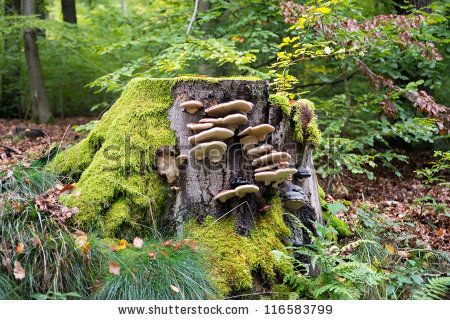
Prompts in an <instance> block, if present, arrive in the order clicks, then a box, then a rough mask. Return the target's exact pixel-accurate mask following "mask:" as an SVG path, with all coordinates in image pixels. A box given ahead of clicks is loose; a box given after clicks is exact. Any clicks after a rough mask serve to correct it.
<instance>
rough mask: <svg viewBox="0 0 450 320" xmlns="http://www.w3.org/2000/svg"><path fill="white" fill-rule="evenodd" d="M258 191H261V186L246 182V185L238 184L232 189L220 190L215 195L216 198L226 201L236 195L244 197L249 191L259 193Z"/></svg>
mask: <svg viewBox="0 0 450 320" xmlns="http://www.w3.org/2000/svg"><path fill="white" fill-rule="evenodd" d="M258 191H259V188H258V187H257V186H255V185H254V184H244V185H241V186H238V187H236V188H234V189H232V190H224V191H221V192H219V193H218V194H216V196H215V197H214V200H218V201H221V202H226V201H227V200H229V199H231V198H233V197H235V196H237V197H239V198H242V197H244V196H245V195H247V194H249V193H257V192H258Z"/></svg>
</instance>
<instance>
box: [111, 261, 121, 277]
mask: <svg viewBox="0 0 450 320" xmlns="http://www.w3.org/2000/svg"><path fill="white" fill-rule="evenodd" d="M109 273H111V274H113V275H116V276H119V275H120V266H119V264H118V263H117V262H114V261H111V262H110V263H109Z"/></svg>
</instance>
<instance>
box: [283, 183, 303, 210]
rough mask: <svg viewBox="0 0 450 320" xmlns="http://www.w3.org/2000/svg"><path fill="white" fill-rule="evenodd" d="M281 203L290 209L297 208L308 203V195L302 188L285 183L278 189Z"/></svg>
mask: <svg viewBox="0 0 450 320" xmlns="http://www.w3.org/2000/svg"><path fill="white" fill-rule="evenodd" d="M280 198H281V202H282V203H283V205H285V206H286V208H288V209H291V210H297V209H299V208H302V207H304V206H305V205H307V204H308V202H309V201H308V196H307V195H306V193H305V191H303V189H302V188H301V187H299V186H297V185H295V184H293V183H286V184H284V185H283V187H282V189H281V190H280Z"/></svg>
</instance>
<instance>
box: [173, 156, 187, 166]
mask: <svg viewBox="0 0 450 320" xmlns="http://www.w3.org/2000/svg"><path fill="white" fill-rule="evenodd" d="M187 158H188V157H187V155H185V154H180V155H179V156H178V157H176V158H175V163H176V165H177V167H181V166H182V165H183V164H184V163H185V162H186V161H187Z"/></svg>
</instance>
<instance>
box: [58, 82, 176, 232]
mask: <svg viewBox="0 0 450 320" xmlns="http://www.w3.org/2000/svg"><path fill="white" fill-rule="evenodd" d="M177 81H178V79H171V80H168V79H135V80H133V81H131V82H130V83H129V85H128V86H127V88H126V89H125V91H124V92H123V94H122V96H121V97H120V98H119V99H118V100H117V102H116V103H115V104H114V105H113V106H112V107H111V109H110V110H109V111H108V112H106V113H105V114H104V116H103V117H102V119H101V121H100V122H99V123H98V125H97V127H96V128H95V129H94V130H93V131H91V132H90V134H89V135H88V137H87V138H86V139H84V140H83V141H81V142H80V143H78V144H77V145H75V146H74V147H72V148H70V149H68V150H66V151H64V152H62V153H60V154H58V155H57V156H56V158H55V159H54V161H53V162H52V163H50V164H49V168H50V169H55V170H56V171H57V172H58V173H61V174H69V175H72V176H74V177H75V178H76V179H77V178H78V177H79V180H78V182H77V183H76V189H75V191H74V192H72V194H71V195H68V196H64V197H63V199H62V200H63V202H64V203H65V204H66V205H68V206H76V207H78V209H79V214H78V215H77V216H76V219H77V220H78V222H79V223H81V224H82V225H84V226H86V227H89V226H94V227H95V228H97V229H98V228H101V229H102V230H103V231H104V232H105V234H106V235H108V236H114V234H115V232H116V231H117V230H118V228H119V227H121V226H122V225H123V224H124V223H125V222H126V224H127V225H130V224H131V225H134V226H138V225H139V224H138V222H141V223H142V219H143V217H142V213H144V214H145V215H147V213H151V215H152V216H157V215H158V214H159V213H161V211H162V210H163V209H164V207H165V202H166V195H167V190H168V188H167V187H166V185H165V184H164V183H163V182H162V181H161V179H159V178H158V177H157V175H156V173H154V172H153V171H152V162H153V155H154V152H155V151H156V150H157V149H158V148H160V147H162V146H165V145H168V146H174V145H175V143H176V139H175V133H174V132H173V131H172V130H171V129H170V123H169V121H168V119H167V116H166V112H167V110H168V109H169V108H170V106H171V105H172V103H173V98H172V88H173V86H174V84H175V83H176V82H177ZM125 199H126V200H125ZM145 218H148V217H145ZM138 220H141V221H138ZM146 224H147V225H149V224H150V223H148V221H147V223H146Z"/></svg>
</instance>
